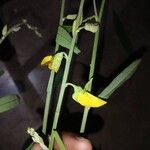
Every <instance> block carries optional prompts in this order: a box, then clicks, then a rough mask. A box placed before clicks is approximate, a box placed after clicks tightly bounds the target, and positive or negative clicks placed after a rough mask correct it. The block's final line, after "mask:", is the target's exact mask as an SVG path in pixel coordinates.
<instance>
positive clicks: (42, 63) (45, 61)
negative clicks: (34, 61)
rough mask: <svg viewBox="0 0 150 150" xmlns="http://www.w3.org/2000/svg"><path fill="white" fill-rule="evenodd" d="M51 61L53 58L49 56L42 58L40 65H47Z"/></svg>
mask: <svg viewBox="0 0 150 150" xmlns="http://www.w3.org/2000/svg"><path fill="white" fill-rule="evenodd" d="M52 61H53V56H51V55H49V56H46V57H44V58H43V60H42V62H41V65H48V64H49V63H50V62H52Z"/></svg>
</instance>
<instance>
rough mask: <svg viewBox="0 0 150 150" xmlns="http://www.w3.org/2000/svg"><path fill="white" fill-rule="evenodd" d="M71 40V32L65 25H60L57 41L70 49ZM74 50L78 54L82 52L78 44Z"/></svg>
mask: <svg viewBox="0 0 150 150" xmlns="http://www.w3.org/2000/svg"><path fill="white" fill-rule="evenodd" d="M71 41H72V37H71V36H70V34H69V33H68V32H67V31H66V30H65V29H64V28H63V27H61V26H59V27H58V32H57V36H56V43H58V44H59V45H61V46H63V47H65V48H67V49H70V46H71ZM74 52H75V53H76V54H78V53H80V50H79V49H78V47H77V46H75V48H74Z"/></svg>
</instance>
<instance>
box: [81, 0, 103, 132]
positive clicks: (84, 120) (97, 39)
mask: <svg viewBox="0 0 150 150" xmlns="http://www.w3.org/2000/svg"><path fill="white" fill-rule="evenodd" d="M104 4H105V0H102V3H101V8H100V12H99V16H98V22H99V23H101V20H102V14H103V10H104ZM99 34H100V30H98V31H97V32H96V33H95V37H94V46H93V53H92V60H91V65H90V73H89V80H90V79H91V78H92V77H93V75H94V70H95V62H96V54H97V48H98V42H99ZM91 88H92V84H91V87H89V89H88V91H91ZM89 110H90V108H89V107H85V108H84V113H83V117H82V123H81V128H80V133H84V131H85V126H86V122H87V117H88V112H89Z"/></svg>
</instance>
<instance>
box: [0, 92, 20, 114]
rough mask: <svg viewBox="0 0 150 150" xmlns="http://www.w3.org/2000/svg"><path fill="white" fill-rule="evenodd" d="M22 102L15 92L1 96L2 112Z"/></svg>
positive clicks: (0, 111) (0, 109)
mask: <svg viewBox="0 0 150 150" xmlns="http://www.w3.org/2000/svg"><path fill="white" fill-rule="evenodd" d="M19 104H20V98H19V97H18V96H17V95H15V94H10V95H7V96H4V97H1V98H0V113H2V112H5V111H8V110H10V109H12V108H14V107H16V106H18V105H19Z"/></svg>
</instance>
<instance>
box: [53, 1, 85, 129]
mask: <svg viewBox="0 0 150 150" xmlns="http://www.w3.org/2000/svg"><path fill="white" fill-rule="evenodd" d="M84 1H85V0H81V2H80V7H79V11H78V16H77V17H80V16H81V14H82V11H83V4H84ZM77 36H78V32H77V31H76V32H75V34H74V36H73V39H72V42H71V46H70V50H69V54H68V60H67V61H66V65H65V70H64V76H63V80H62V84H61V88H60V93H59V98H58V103H57V107H56V111H55V115H54V121H53V126H52V130H53V129H56V128H57V123H58V119H59V115H60V110H61V106H62V101H63V97H64V93H65V89H66V82H67V78H68V73H69V69H70V65H71V60H72V56H73V50H74V46H75V44H76V40H77Z"/></svg>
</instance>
